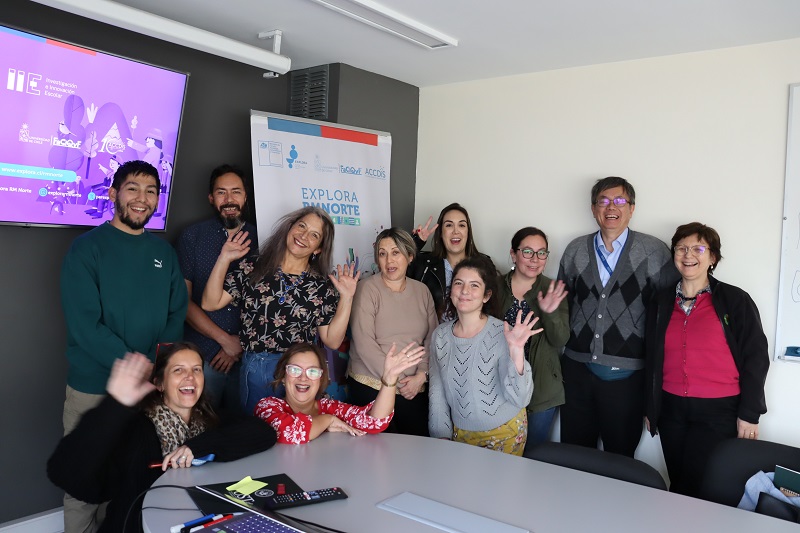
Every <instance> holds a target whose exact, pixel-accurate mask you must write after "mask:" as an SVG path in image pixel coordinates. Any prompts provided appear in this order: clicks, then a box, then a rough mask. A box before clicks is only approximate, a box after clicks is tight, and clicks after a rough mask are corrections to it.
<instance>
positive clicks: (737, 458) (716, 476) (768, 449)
mask: <svg viewBox="0 0 800 533" xmlns="http://www.w3.org/2000/svg"><path fill="white" fill-rule="evenodd" d="M775 465H781V466H785V467H786V468H789V469H791V470H799V471H800V449H798V448H794V447H792V446H787V445H785V444H778V443H777V442H769V441H765V440H750V439H727V440H725V441H723V442H721V443H720V444H719V445H717V447H716V448H715V449H714V451H713V452H712V453H711V457H710V458H709V460H708V464H707V465H706V471H705V474H704V475H703V480H702V483H701V485H700V494H699V496H700V497H701V498H703V499H704V500H708V501H710V502H716V503H721V504H723V505H729V506H731V507H736V506H737V505H739V501H740V500H741V499H742V495H743V494H744V485H745V483H747V480H748V479H750V478H751V477H752V476H753V474H755V473H757V472H758V471H759V470H761V471H764V472H774V471H775Z"/></svg>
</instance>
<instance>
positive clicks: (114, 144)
mask: <svg viewBox="0 0 800 533" xmlns="http://www.w3.org/2000/svg"><path fill="white" fill-rule="evenodd" d="M0 50H3V54H1V55H0V63H2V64H1V65H0V66H2V70H0V73H2V75H3V76H2V78H0V79H1V80H2V84H3V87H2V89H0V223H2V222H6V223H12V224H42V225H71V226H97V225H99V224H101V223H102V222H104V221H106V220H110V219H111V218H112V216H113V213H114V206H113V204H112V203H111V202H110V201H109V199H108V188H109V186H110V185H111V179H112V178H113V176H114V172H115V170H116V169H117V168H118V167H119V165H121V164H122V163H124V162H126V161H131V160H134V159H141V160H143V161H147V162H148V163H151V164H152V165H153V166H154V167H156V169H157V170H158V174H159V177H160V179H161V194H160V197H159V202H158V207H157V208H156V212H155V214H154V215H153V218H152V219H151V220H150V222H149V223H148V224H147V228H148V229H156V230H158V229H164V226H165V223H166V217H167V206H168V205H169V194H170V192H171V190H172V169H173V163H174V160H175V147H176V144H177V140H178V128H179V125H180V120H181V112H182V107H183V99H184V92H185V88H186V80H187V76H186V75H185V74H181V73H177V72H173V71H170V70H164V69H161V68H157V67H153V66H150V65H145V64H142V63H137V62H135V61H130V60H128V59H122V58H119V57H116V56H112V55H107V54H103V53H100V52H95V51H93V50H86V49H84V48H79V47H76V46H73V45H69V44H65V43H62V42H60V41H53V40H50V39H45V38H43V37H39V36H36V35H32V34H29V33H24V32H20V31H16V30H12V29H9V28H5V27H2V26H0Z"/></svg>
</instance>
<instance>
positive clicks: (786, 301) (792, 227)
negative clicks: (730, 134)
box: [775, 83, 800, 360]
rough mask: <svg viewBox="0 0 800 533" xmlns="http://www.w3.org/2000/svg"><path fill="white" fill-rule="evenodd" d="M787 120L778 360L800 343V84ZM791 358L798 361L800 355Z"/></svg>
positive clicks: (794, 89) (793, 88)
mask: <svg viewBox="0 0 800 533" xmlns="http://www.w3.org/2000/svg"><path fill="white" fill-rule="evenodd" d="M788 122H789V130H788V133H787V136H786V184H785V188H784V196H783V238H782V242H781V274H780V289H779V291H778V324H777V327H776V339H775V358H778V359H783V357H784V355H785V354H786V348H787V347H797V346H800V83H796V84H793V85H790V86H789V121H788ZM790 355H791V354H790ZM798 356H800V354H798ZM791 359H794V360H798V359H800V357H797V356H796V357H794V358H791Z"/></svg>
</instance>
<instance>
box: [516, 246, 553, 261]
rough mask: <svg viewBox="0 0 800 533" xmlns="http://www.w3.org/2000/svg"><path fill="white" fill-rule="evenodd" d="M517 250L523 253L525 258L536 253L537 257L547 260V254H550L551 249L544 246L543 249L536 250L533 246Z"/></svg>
mask: <svg viewBox="0 0 800 533" xmlns="http://www.w3.org/2000/svg"><path fill="white" fill-rule="evenodd" d="M517 251H518V252H519V253H521V254H522V257H524V258H525V259H530V258H532V257H533V256H534V255H535V256H536V257H537V258H539V259H541V260H545V259H547V256H548V255H550V250H545V249H544V248H542V249H541V250H534V249H533V248H517Z"/></svg>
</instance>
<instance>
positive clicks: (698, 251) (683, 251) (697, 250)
mask: <svg viewBox="0 0 800 533" xmlns="http://www.w3.org/2000/svg"><path fill="white" fill-rule="evenodd" d="M673 250H675V255H681V256H683V255H687V254H688V253H689V252H692V255H694V256H695V257H700V256H701V255H703V254H704V253H706V250H708V246H703V245H700V244H696V245H694V246H676V247H675V248H673Z"/></svg>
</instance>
